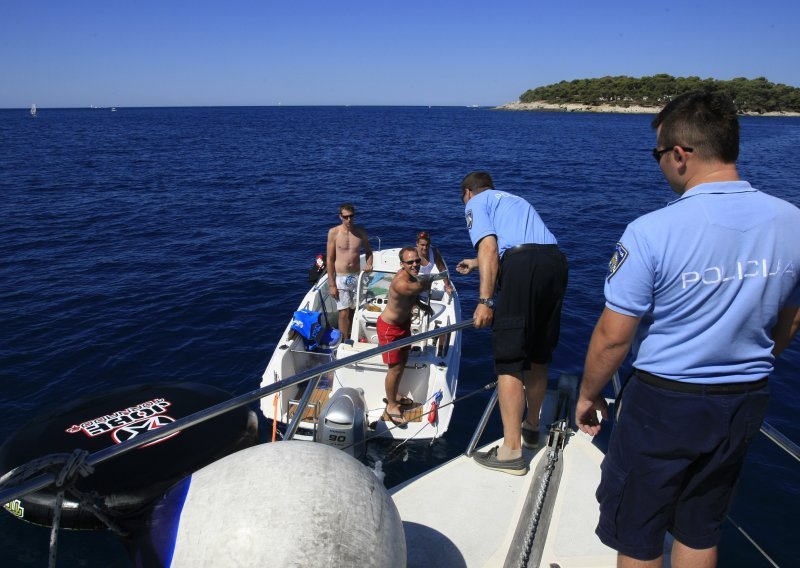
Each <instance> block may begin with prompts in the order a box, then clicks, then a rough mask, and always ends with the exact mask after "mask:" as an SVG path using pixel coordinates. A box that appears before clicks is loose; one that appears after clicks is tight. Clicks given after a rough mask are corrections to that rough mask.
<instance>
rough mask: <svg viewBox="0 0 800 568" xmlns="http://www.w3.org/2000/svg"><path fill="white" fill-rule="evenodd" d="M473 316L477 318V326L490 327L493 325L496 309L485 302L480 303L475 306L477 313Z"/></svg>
mask: <svg viewBox="0 0 800 568" xmlns="http://www.w3.org/2000/svg"><path fill="white" fill-rule="evenodd" d="M472 317H473V318H475V327H476V328H481V327H488V326H490V325H492V320H493V319H494V310H493V309H492V308H490V307H489V306H486V305H485V304H478V307H477V308H475V315H474V316H472Z"/></svg>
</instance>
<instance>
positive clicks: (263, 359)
mask: <svg viewBox="0 0 800 568" xmlns="http://www.w3.org/2000/svg"><path fill="white" fill-rule="evenodd" d="M651 118H652V117H650V116H640V115H599V114H568V113H510V112H496V111H490V110H487V109H467V108H422V107H420V108H394V107H392V108H390V107H385V108H384V107H261V108H165V109H124V108H123V109H118V112H115V113H112V112H110V111H109V110H108V109H97V110H89V109H86V110H50V109H40V111H39V115H38V116H37V117H36V118H32V117H31V116H30V115H29V114H28V112H27V111H21V110H15V111H11V110H6V111H0V221H1V222H0V325H2V330H1V331H0V387H2V392H3V396H2V397H0V416H2V418H0V436H2V438H5V437H6V436H7V435H9V434H10V433H11V432H13V431H14V430H16V429H17V428H18V427H19V426H20V424H22V423H24V422H25V421H27V420H28V419H30V418H32V417H33V416H34V415H36V414H37V413H38V412H41V411H43V410H47V409H50V408H53V407H54V406H57V405H58V404H59V402H61V401H65V400H71V399H73V398H75V397H78V396H81V395H86V394H89V393H95V392H102V391H104V390H108V389H110V388H113V387H117V386H120V385H126V384H135V383H143V382H152V381H195V382H204V383H209V384H213V385H217V386H220V387H223V388H225V389H228V390H230V391H231V392H232V393H234V394H241V393H244V392H247V391H249V390H252V389H255V388H257V387H258V384H259V379H260V375H261V373H262V372H263V369H264V368H265V367H266V363H267V361H268V359H269V357H270V354H271V352H272V349H273V348H274V346H275V342H276V340H277V339H278V338H279V336H280V334H281V332H282V330H283V328H284V326H285V325H286V322H287V318H288V317H289V315H290V313H291V311H292V310H293V309H294V307H295V306H296V305H297V303H298V302H299V301H300V298H301V297H302V295H303V294H304V293H305V291H306V289H307V282H306V275H307V269H308V267H309V266H310V264H311V262H312V261H313V258H314V256H315V255H316V254H317V253H320V252H323V251H324V248H325V238H326V232H327V229H328V228H329V227H331V226H333V225H335V224H337V223H338V222H339V221H338V218H337V206H338V204H339V203H341V202H345V201H351V202H353V203H355V204H356V208H357V218H356V220H357V222H358V223H360V224H362V225H364V226H365V227H366V228H367V230H368V231H369V234H370V236H371V237H372V243H373V247H375V248H377V246H378V238H380V243H381V245H382V246H383V247H384V248H387V247H395V246H403V245H406V244H413V239H414V235H415V233H416V231H418V230H420V229H427V230H429V231H431V233H432V237H433V242H434V244H435V245H437V246H438V247H439V248H440V250H441V251H442V254H443V255H444V257H445V260H446V261H448V263H449V264H450V265H451V266H452V265H454V264H455V263H456V262H457V261H458V260H460V259H461V258H464V257H466V256H471V255H472V251H471V247H470V242H469V238H468V235H467V231H466V228H465V226H464V221H463V207H462V205H461V202H460V190H459V182H460V179H461V178H462V177H463V175H464V174H465V173H466V172H468V171H470V170H474V169H487V170H488V171H490V172H491V173H492V174H493V176H494V179H495V183H496V185H497V187H498V188H500V189H505V190H508V191H511V192H514V193H517V194H519V195H521V196H523V197H525V198H527V199H528V200H529V201H531V202H532V203H533V204H534V206H535V207H536V208H537V210H538V211H539V213H540V214H541V216H542V217H543V219H544V220H545V222H546V223H547V224H548V226H549V227H550V229H551V230H552V231H553V233H554V234H555V235H556V236H557V238H558V239H559V242H560V245H561V248H562V249H563V250H564V252H565V253H566V255H567V257H568V259H569V263H570V283H569V290H568V295H567V301H566V304H565V308H564V314H563V324H562V337H561V343H560V346H559V348H558V351H557V352H556V355H555V360H554V362H553V365H552V374H553V376H557V375H558V374H559V373H571V374H576V375H579V374H580V372H581V368H582V364H583V358H584V355H585V351H586V347H587V344H588V339H589V336H590V335H591V331H592V328H593V326H594V323H595V321H596V319H597V316H598V315H599V313H600V311H601V309H602V307H603V278H604V276H605V271H606V267H607V263H608V259H609V258H610V255H611V253H612V251H613V245H614V243H615V242H616V241H617V239H618V237H619V236H620V235H621V234H622V231H623V230H624V227H625V225H626V224H627V223H628V222H629V221H631V220H632V219H634V218H635V217H637V216H639V215H641V214H643V213H646V212H648V211H651V210H653V209H655V208H658V207H661V206H663V205H665V204H666V203H667V202H668V201H670V200H671V199H673V194H672V193H671V191H670V189H669V187H668V186H667V184H666V182H664V181H663V179H662V178H661V174H660V171H659V169H658V168H657V166H656V165H655V163H654V162H653V160H652V158H651V157H650V155H649V149H650V148H652V146H653V145H654V134H653V132H652V130H651V129H650V128H649V121H650V120H651ZM741 123H742V140H743V142H742V152H741V159H740V172H741V174H742V176H743V177H744V178H745V179H748V180H749V181H750V182H751V183H752V184H753V185H754V186H756V187H758V188H760V189H762V190H764V191H767V192H768V193H772V194H773V195H776V196H779V197H782V198H784V199H787V200H789V201H791V202H793V203H795V204H800V161H798V160H797V159H796V150H797V148H798V147H800V119H793V118H742V121H741ZM799 230H800V228H799ZM455 282H456V285H457V286H458V287H459V290H460V292H461V296H462V305H463V307H464V314H465V316H466V317H469V315H470V314H471V313H472V310H473V309H474V306H475V301H476V300H477V294H476V291H477V277H475V276H468V277H464V276H456V277H455ZM798 344H800V341H795V343H794V344H793V346H792V347H791V348H790V349H789V350H788V351H787V352H786V353H785V355H784V356H783V358H782V359H781V360H780V361H779V362H778V364H777V368H776V372H775V374H774V375H773V377H772V380H771V385H772V391H773V396H772V400H771V403H770V410H769V414H768V418H767V419H768V421H769V422H770V423H771V424H772V425H774V426H776V427H778V428H779V429H780V430H781V431H783V433H784V434H786V435H787V436H788V437H789V438H790V439H792V440H795V441H797V440H800V425H798V423H797V421H796V420H795V419H794V414H795V411H796V409H797V408H798V400H799V399H800V395H798V390H797V386H796V385H797V383H796V381H797V378H798V377H800V346H799V345H798ZM461 366H462V375H461V378H460V383H459V394H460V395H461V394H465V393H467V392H470V391H472V390H474V389H476V388H478V387H480V386H483V385H484V384H486V383H488V382H490V381H491V380H492V377H491V364H490V359H489V335H488V332H486V331H474V330H471V331H468V332H466V333H465V335H464V357H463V360H462V365H461ZM484 403H485V398H482V397H473V398H471V399H469V400H467V401H465V402H463V403H461V404H460V405H458V406H457V408H456V412H455V417H454V419H453V422H452V423H451V430H450V431H449V432H448V434H447V436H446V438H445V439H444V440H443V441H441V442H437V444H436V445H434V447H433V448H430V449H428V448H426V447H424V446H412V447H410V448H409V449H408V451H406V452H402V453H400V454H398V455H397V457H396V459H392V460H389V463H387V464H386V467H385V469H386V471H387V480H386V481H387V484H388V485H394V484H396V483H398V482H399V481H402V480H403V479H406V478H407V477H409V476H410V475H413V474H415V473H418V472H420V471H422V470H424V469H426V468H428V467H432V466H433V465H436V464H438V463H441V462H442V461H444V460H446V459H448V458H450V457H453V456H455V455H457V454H458V453H460V452H462V451H463V450H464V448H465V446H466V443H467V441H468V439H469V436H470V434H471V433H472V430H473V428H474V423H475V421H476V420H477V418H478V416H479V414H480V412H481V410H482V408H483V405H484ZM499 434H500V425H499V418H497V417H495V419H494V420H493V422H492V424H491V425H490V428H489V431H488V432H487V434H486V438H485V439H489V437H490V436H497V435H499ZM698 435H702V433H698ZM798 469H799V468H798V467H797V464H796V462H794V461H793V460H791V459H790V458H788V457H786V456H785V455H784V454H782V453H781V452H780V451H778V450H776V449H775V448H774V446H772V445H771V444H770V443H768V442H766V441H765V440H764V439H763V438H761V439H759V440H758V441H757V443H756V444H755V447H754V448H753V450H752V451H751V455H750V457H749V461H748V463H747V466H746V469H745V473H744V477H743V482H742V486H741V488H740V495H739V498H738V500H737V502H736V504H735V506H734V509H733V511H732V517H733V518H734V519H735V520H736V521H737V522H738V523H739V524H740V525H742V526H743V528H744V529H745V530H747V531H748V532H749V533H750V534H752V535H753V536H754V537H755V538H756V540H757V541H758V542H759V544H760V545H761V546H762V547H764V548H765V549H766V550H767V552H768V553H769V554H770V555H771V556H772V557H773V558H774V559H775V560H776V561H777V562H778V563H779V564H781V565H790V564H791V563H792V559H793V558H794V555H793V554H792V552H793V550H792V547H790V546H788V545H787V543H789V542H791V541H790V539H791V538H793V534H794V533H793V528H792V527H789V526H785V525H784V524H783V522H782V518H783V511H785V510H787V509H788V510H792V509H793V508H796V507H797V506H798V505H800V499H798V497H799V494H800V476H799V475H798ZM790 531H792V532H790ZM736 532H737V531H736V530H735V529H734V528H733V527H732V526H728V527H727V529H726V535H725V540H724V541H723V546H722V557H721V565H723V566H725V565H727V566H736V565H742V564H741V563H742V562H744V560H743V559H747V562H746V564H747V565H751V566H759V565H767V564H765V563H763V561H761V562H762V563H759V560H758V558H757V557H755V558H752V559H751V555H752V549H751V548H750V547H749V545H747V544H746V543H743V542H742V540H741V539H739V538H737V536H736ZM48 538H49V533H48V531H46V530H44V529H40V528H37V527H32V526H29V525H25V524H23V523H19V522H17V521H16V520H14V519H12V518H11V517H10V516H9V515H0V551H1V552H0V554H2V558H3V565H4V566H44V565H46V554H47V543H48ZM61 542H62V545H61V547H60V550H59V559H60V565H62V566H109V565H118V566H126V565H127V561H126V557H125V554H124V552H123V550H122V548H121V546H120V545H119V544H118V543H117V542H116V541H115V540H114V538H113V537H111V536H110V535H107V534H94V533H68V532H65V533H63V534H62V537H61Z"/></svg>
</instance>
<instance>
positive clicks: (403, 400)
mask: <svg viewBox="0 0 800 568" xmlns="http://www.w3.org/2000/svg"><path fill="white" fill-rule="evenodd" d="M383 403H384V404H389V401H388V400H387V399H385V398H384V399H383ZM397 404H398V405H400V406H413V405H414V401H413V400H411V399H410V398H408V397H407V396H401V397H400V399H399V400H398V401H397Z"/></svg>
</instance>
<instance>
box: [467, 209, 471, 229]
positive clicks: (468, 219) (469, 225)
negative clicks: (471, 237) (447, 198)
mask: <svg viewBox="0 0 800 568" xmlns="http://www.w3.org/2000/svg"><path fill="white" fill-rule="evenodd" d="M466 217H467V229H471V228H472V209H469V210H468V211H467V215H466Z"/></svg>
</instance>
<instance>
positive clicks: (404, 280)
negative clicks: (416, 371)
mask: <svg viewBox="0 0 800 568" xmlns="http://www.w3.org/2000/svg"><path fill="white" fill-rule="evenodd" d="M420 264H422V260H421V259H420V258H419V255H418V254H417V249H416V248H415V247H405V248H403V249H402V250H401V251H400V270H398V271H397V274H395V276H394V278H393V279H392V285H391V286H390V287H389V303H388V304H387V305H386V308H384V310H383V313H382V314H381V315H380V317H379V318H378V325H377V328H378V343H379V344H380V345H386V344H387V343H390V342H392V341H397V340H398V339H403V338H404V337H409V336H410V335H411V310H412V308H413V307H414V306H415V305H417V306H419V307H420V309H422V310H423V311H425V312H426V313H428V314H429V315H430V314H432V313H433V310H432V309H431V307H430V306H429V305H428V304H426V303H424V302H421V301H420V299H419V294H420V293H421V292H425V291H426V290H430V288H431V282H432V281H431V280H425V281H424V282H423V281H420V280H419V279H418V278H417V276H418V275H419V267H420ZM410 350H411V348H410V347H403V348H401V349H397V350H395V351H389V352H387V353H384V354H383V362H384V363H386V364H387V365H389V370H388V371H387V372H386V382H385V386H386V400H387V403H386V415H387V416H388V417H389V419H390V420H391V421H392V422H393V423H395V424H398V425H400V424H405V423H406V420H405V418H403V411H402V409H401V408H400V404H399V402H398V400H397V388H398V386H399V385H400V379H401V378H402V376H403V371H404V370H405V366H406V361H408V352H409V351H410Z"/></svg>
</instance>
